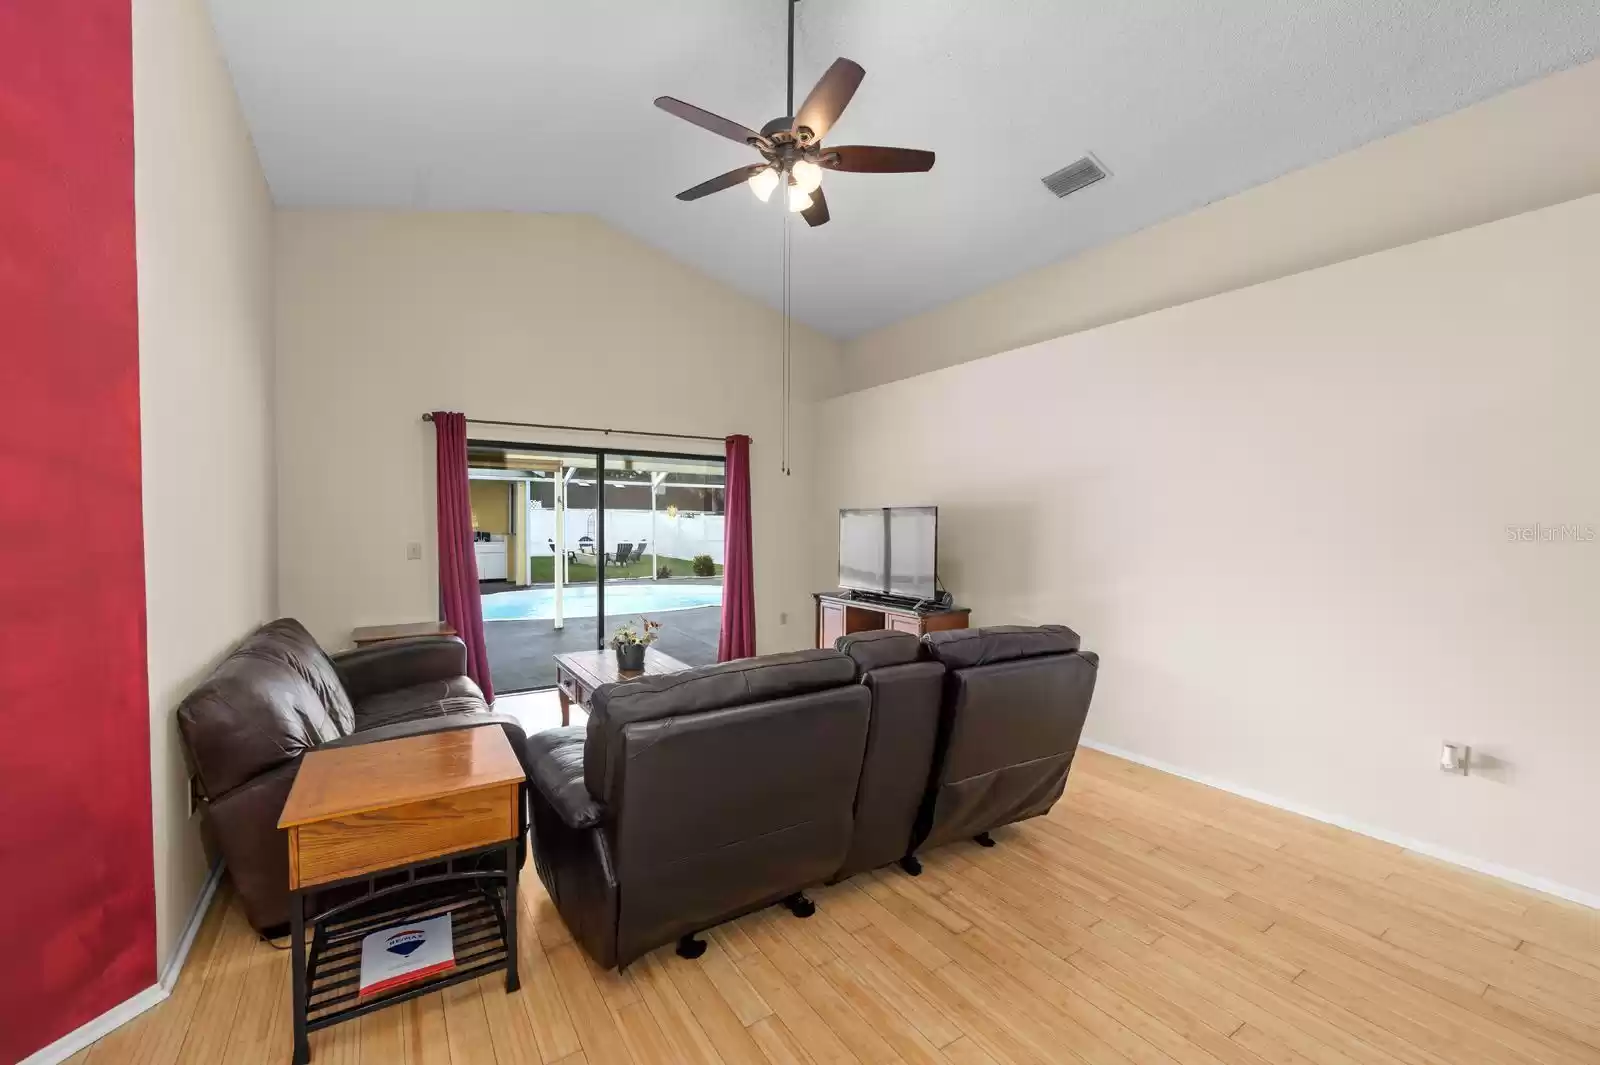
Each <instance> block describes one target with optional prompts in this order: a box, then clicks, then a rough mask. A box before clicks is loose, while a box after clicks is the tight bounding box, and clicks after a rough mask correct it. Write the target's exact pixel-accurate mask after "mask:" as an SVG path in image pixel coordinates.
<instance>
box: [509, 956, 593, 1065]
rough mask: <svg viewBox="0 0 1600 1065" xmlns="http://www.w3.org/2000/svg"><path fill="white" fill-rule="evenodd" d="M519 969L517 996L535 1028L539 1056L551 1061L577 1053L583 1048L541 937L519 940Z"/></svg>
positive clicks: (534, 1033) (534, 1035)
mask: <svg viewBox="0 0 1600 1065" xmlns="http://www.w3.org/2000/svg"><path fill="white" fill-rule="evenodd" d="M517 969H518V973H517V975H518V976H519V977H520V978H521V981H522V990H520V991H518V992H517V994H516V996H515V997H516V998H517V999H518V1000H519V1001H520V1003H521V1005H522V1010H523V1013H524V1014H525V1015H526V1016H527V1019H528V1024H529V1026H530V1027H532V1029H533V1037H534V1039H535V1040H536V1041H537V1042H538V1044H539V1055H540V1057H541V1058H543V1059H544V1060H545V1061H546V1062H552V1061H560V1060H562V1059H563V1058H568V1057H571V1056H572V1055H574V1054H576V1053H578V1052H579V1051H580V1050H581V1049H583V1048H582V1045H581V1044H580V1043H579V1042H578V1030H577V1029H576V1028H574V1027H573V1025H572V1016H571V1014H569V1013H568V1012H567V1007H566V1003H565V1002H564V1001H563V1000H562V998H561V991H560V989H559V988H558V987H557V986H556V976H555V971H554V970H553V969H551V967H550V959H549V957H548V955H546V954H545V952H544V947H543V945H542V944H541V941H540V939H539V937H538V936H520V937H519V938H518V941H517Z"/></svg>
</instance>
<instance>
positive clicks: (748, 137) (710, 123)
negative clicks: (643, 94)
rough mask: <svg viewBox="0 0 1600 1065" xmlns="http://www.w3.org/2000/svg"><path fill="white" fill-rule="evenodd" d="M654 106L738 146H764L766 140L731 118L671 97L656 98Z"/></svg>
mask: <svg viewBox="0 0 1600 1065" xmlns="http://www.w3.org/2000/svg"><path fill="white" fill-rule="evenodd" d="M656 106H657V107H659V108H661V110H663V111H665V112H666V113H667V114H669V115H677V116H678V117H679V118H681V119H683V120H684V121H685V122H693V123H694V124H695V125H697V126H699V127H700V128H701V129H709V130H710V131H711V132H712V133H715V134H717V135H718V136H721V137H726V138H728V139H729V140H730V141H738V142H739V143H740V144H750V143H755V144H766V143H767V139H766V138H765V137H763V136H762V135H761V134H759V133H757V132H756V131H755V130H753V129H750V128H749V127H748V126H741V125H739V123H737V122H735V121H733V120H732V119H731V118H723V117H722V116H721V115H714V114H712V113H711V112H710V111H707V110H705V109H704V108H701V107H696V106H695V105H694V104H686V103H684V102H683V101H682V100H678V99H674V98H673V97H671V96H657V97H656Z"/></svg>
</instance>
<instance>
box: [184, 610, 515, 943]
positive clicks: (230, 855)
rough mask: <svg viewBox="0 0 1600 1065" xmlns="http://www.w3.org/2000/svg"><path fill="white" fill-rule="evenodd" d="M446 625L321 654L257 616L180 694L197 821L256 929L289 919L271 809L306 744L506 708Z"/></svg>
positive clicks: (284, 864)
mask: <svg viewBox="0 0 1600 1065" xmlns="http://www.w3.org/2000/svg"><path fill="white" fill-rule="evenodd" d="M466 662H467V655H466V647H465V645H464V644H463V643H462V642H461V641H460V640H459V639H456V638H455V637H453V636H449V637H446V636H425V637H415V638H412V639H407V640H395V641H391V642H388V643H381V644H377V645H374V646H372V647H369V648H362V649H357V650H354V651H346V652H343V653H340V654H336V655H333V656H329V655H328V654H327V653H326V652H325V651H323V649H322V648H321V647H320V646H318V644H317V642H316V640H315V639H313V638H312V636H311V634H310V633H309V632H307V631H306V630H305V627H304V626H302V625H301V624H300V623H299V622H298V621H295V620H293V619H292V618H283V619H280V620H278V621H273V622H270V623H268V624H266V625H263V626H261V627H260V628H258V629H257V630H255V631H254V632H253V633H251V634H250V635H249V636H247V637H246V638H245V639H244V641H243V642H242V643H241V644H240V645H239V646H238V648H236V649H235V650H234V651H233V653H232V654H230V655H229V656H228V657H227V658H225V659H224V660H223V661H222V663H221V664H219V665H218V666H217V667H216V669H214V670H213V671H212V672H211V674H210V675H209V676H207V677H206V678H205V679H204V680H203V681H201V682H200V684H199V685H198V686H197V687H196V688H195V689H194V690H193V691H192V692H190V693H189V695H188V696H187V697H186V698H185V699H184V700H183V702H182V703H181V704H180V705H179V707H178V731H179V735H180V736H181V737H182V740H183V747H184V755H185V758H186V759H187V761H188V764H189V771H190V772H191V773H192V774H194V775H195V777H196V778H197V781H198V787H199V790H200V798H201V817H202V822H201V828H202V833H203V835H204V837H205V839H206V842H207V847H208V849H209V850H212V851H213V853H215V852H220V854H221V856H222V858H223V859H224V861H225V862H226V863H227V868H228V874H229V875H230V876H231V877H232V878H233V882H234V886H235V888H236V889H237V890H238V892H239V897H240V900H241V901H242V902H243V903H244V909H245V915H246V916H247V917H248V918H249V919H250V923H251V924H252V925H253V926H254V927H255V928H256V930H257V931H263V932H265V931H268V930H271V931H273V932H276V931H277V930H278V929H279V928H280V926H283V925H285V924H286V923H287V921H288V919H289V859H288V840H287V837H286V834H285V833H284V832H283V831H282V830H280V829H279V828H278V817H279V815H280V814H282V812H283V804H284V801H285V800H286V799H287V798H288V795H289V788H290V786H291V785H292V784H293V783H294V778H295V774H296V773H297V772H298V770H299V768H300V759H301V757H302V756H303V755H304V754H305V753H306V752H307V751H310V750H315V749H319V748H324V747H344V746H351V745H354V744H361V743H372V742H374V741H376V740H383V739H397V738H399V737H402V736H412V735H418V734H421V733H426V732H438V731H444V730H448V729H454V728H468V727H476V726H483V725H498V726H500V727H501V728H503V729H504V730H505V731H506V733H507V738H508V739H509V740H510V741H511V744H512V749H513V750H516V751H517V752H519V755H520V754H521V752H523V750H524V746H525V743H526V738H525V737H524V735H523V732H522V728H521V726H520V725H519V724H518V723H517V721H516V719H515V718H511V717H505V716H503V715H498V714H492V713H490V712H489V708H488V705H487V704H486V703H485V702H484V700H483V693H482V692H480V691H479V690H478V686H477V685H476V684H474V683H473V682H472V680H471V679H470V678H468V677H467V676H466Z"/></svg>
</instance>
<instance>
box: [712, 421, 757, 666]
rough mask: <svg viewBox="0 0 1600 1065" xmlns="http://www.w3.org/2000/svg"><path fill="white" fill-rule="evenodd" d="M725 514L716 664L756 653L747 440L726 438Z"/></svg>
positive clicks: (744, 438) (748, 441)
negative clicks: (720, 623)
mask: <svg viewBox="0 0 1600 1065" xmlns="http://www.w3.org/2000/svg"><path fill="white" fill-rule="evenodd" d="M726 446H727V457H728V463H727V469H726V472H727V477H728V515H727V520H726V522H725V524H724V531H723V548H722V635H721V637H720V638H719V639H718V641H717V661H719V662H727V661H730V660H732V659H735V658H750V657H751V656H753V655H754V654H755V653H756V581H755V562H754V553H753V551H752V549H751V543H752V541H751V535H750V438H749V437H748V436H730V437H728V439H727V445H726Z"/></svg>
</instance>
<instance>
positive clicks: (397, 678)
mask: <svg viewBox="0 0 1600 1065" xmlns="http://www.w3.org/2000/svg"><path fill="white" fill-rule="evenodd" d="M333 666H334V669H336V670H338V672H339V681H340V683H342V684H343V685H344V690H345V691H346V692H347V693H349V695H350V699H351V701H352V702H357V701H360V700H361V699H364V698H366V697H367V696H369V695H376V694H378V693H379V692H388V691H394V690H396V689H397V688H409V687H412V686H413V685H417V684H426V683H428V682H429V681H436V680H449V679H450V678H452V677H463V676H466V673H467V645H466V644H464V643H462V642H461V639H460V637H458V636H412V637H408V638H407V639H404V640H386V641H384V642H383V643H375V644H373V645H372V646H370V647H358V648H356V649H355V650H354V651H340V652H339V653H338V654H336V655H334V656H333Z"/></svg>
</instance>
